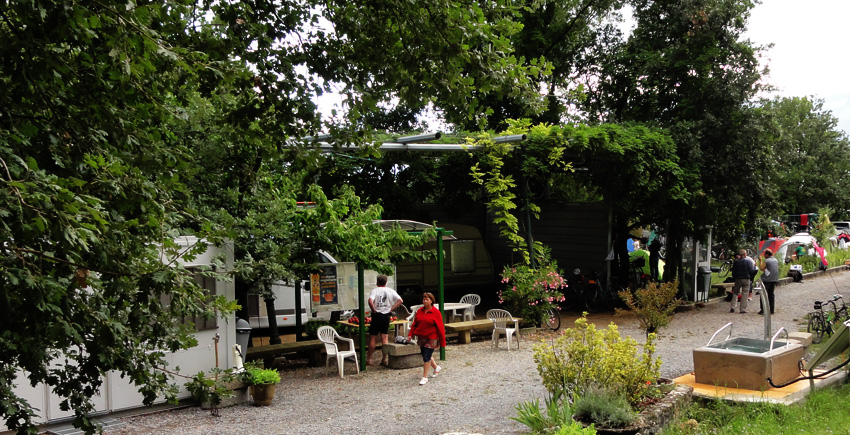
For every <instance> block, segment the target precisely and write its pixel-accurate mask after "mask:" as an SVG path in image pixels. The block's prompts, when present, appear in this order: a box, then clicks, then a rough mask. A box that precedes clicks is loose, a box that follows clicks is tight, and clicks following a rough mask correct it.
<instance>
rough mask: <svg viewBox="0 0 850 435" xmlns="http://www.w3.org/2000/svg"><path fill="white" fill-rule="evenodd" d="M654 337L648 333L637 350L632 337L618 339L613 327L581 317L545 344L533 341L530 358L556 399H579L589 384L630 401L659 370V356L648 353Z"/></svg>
mask: <svg viewBox="0 0 850 435" xmlns="http://www.w3.org/2000/svg"><path fill="white" fill-rule="evenodd" d="M655 338H656V336H655V334H649V336H648V337H647V339H646V343H645V344H644V345H643V349H642V350H639V348H638V343H637V341H635V340H634V339H633V338H631V337H626V338H622V337H620V332H619V330H618V329H617V325H615V324H613V323H611V324H610V325H608V328H607V329H606V330H597V329H596V326H595V325H593V324H592V323H590V322H588V321H587V317H585V316H582V317H580V318H578V319H577V320H576V321H575V327H573V328H568V329H566V330H565V331H564V333H563V334H562V335H561V336H560V337H558V338H556V339H554V340H553V341H552V343H551V344H549V343H545V342H544V343H540V344H537V345H535V346H534V361H535V363H537V371H538V373H540V377H541V378H542V380H543V385H544V386H545V387H546V389H547V390H548V391H549V393H550V394H551V395H552V396H554V397H556V398H562V397H567V398H569V397H574V396H577V397H582V396H584V395H585V394H586V393H587V392H588V391H589V390H590V389H591V388H605V389H609V390H612V391H618V392H621V393H623V394H624V395H625V397H626V398H627V400H628V401H629V402H630V403H632V404H635V403H639V402H640V401H641V400H642V399H643V395H644V394H645V393H646V390H647V389H646V385H647V383H649V384H651V383H653V382H655V381H656V380H657V379H658V378H659V375H660V372H661V359H660V358H654V357H653V354H654V353H655V345H654V341H655Z"/></svg>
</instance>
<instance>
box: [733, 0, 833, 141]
mask: <svg viewBox="0 0 850 435" xmlns="http://www.w3.org/2000/svg"><path fill="white" fill-rule="evenodd" d="M848 17H850V1H848V0H808V1H801V0H763V2H762V4H760V5H756V7H755V8H754V9H753V10H752V15H751V16H750V20H749V26H748V32H747V35H746V36H747V37H748V38H750V39H751V40H752V41H753V42H755V43H756V44H759V45H767V44H770V43H772V44H774V46H773V48H771V49H769V50H768V51H767V55H766V56H765V61H766V62H767V66H768V68H769V69H770V76H769V77H768V78H767V83H769V84H771V85H773V86H775V87H777V88H779V89H778V91H777V92H775V93H773V94H771V95H769V96H783V97H805V96H815V97H817V98H820V99H822V100H824V105H823V109H824V110H829V111H831V112H832V115H833V116H835V117H836V118H837V119H838V129H839V130H843V131H844V132H845V133H848V135H850V80H848V76H850V55H848V54H847V52H846V51H844V50H847V44H848V43H850V30H848V24H847V19H848Z"/></svg>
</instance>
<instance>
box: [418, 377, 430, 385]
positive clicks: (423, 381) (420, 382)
mask: <svg viewBox="0 0 850 435" xmlns="http://www.w3.org/2000/svg"><path fill="white" fill-rule="evenodd" d="M427 383H428V378H422V380H421V381H419V385H425V384H427Z"/></svg>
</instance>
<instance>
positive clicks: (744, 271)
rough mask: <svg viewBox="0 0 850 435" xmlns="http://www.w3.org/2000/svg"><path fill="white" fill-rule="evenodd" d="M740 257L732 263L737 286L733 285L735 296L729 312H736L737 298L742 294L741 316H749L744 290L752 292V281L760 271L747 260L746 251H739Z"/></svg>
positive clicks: (733, 276)
mask: <svg viewBox="0 0 850 435" xmlns="http://www.w3.org/2000/svg"><path fill="white" fill-rule="evenodd" d="M738 256H739V257H738V259H737V260H735V262H734V263H732V278H733V279H734V280H735V284H734V285H732V295H733V296H732V302H731V308H730V309H729V312H730V313H734V312H735V305H736V304H737V302H738V297H737V296H738V295H739V294H740V295H741V314H747V295H745V294H744V290H746V291H747V292H749V291H750V280H751V279H752V278H753V277H755V275H756V272H757V271H758V269H756V265H755V263H754V262H753V261H750V260H749V259H748V258H747V250H746V249H741V250H740V251H738Z"/></svg>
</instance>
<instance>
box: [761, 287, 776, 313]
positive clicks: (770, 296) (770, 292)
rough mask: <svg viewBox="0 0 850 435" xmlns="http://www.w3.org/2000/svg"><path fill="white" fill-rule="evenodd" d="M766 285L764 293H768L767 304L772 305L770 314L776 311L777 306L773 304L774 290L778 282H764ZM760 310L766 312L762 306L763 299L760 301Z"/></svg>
mask: <svg viewBox="0 0 850 435" xmlns="http://www.w3.org/2000/svg"><path fill="white" fill-rule="evenodd" d="M762 283H763V284H764V291H766V292H767V303H769V304H770V314H773V312H774V311H775V310H776V306H775V305H774V304H773V289H774V288H776V282H772V281H762ZM759 309H760V310H761V311H764V307H763V306H762V303H761V299H759Z"/></svg>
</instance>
